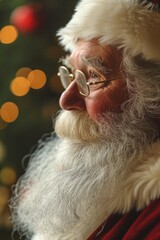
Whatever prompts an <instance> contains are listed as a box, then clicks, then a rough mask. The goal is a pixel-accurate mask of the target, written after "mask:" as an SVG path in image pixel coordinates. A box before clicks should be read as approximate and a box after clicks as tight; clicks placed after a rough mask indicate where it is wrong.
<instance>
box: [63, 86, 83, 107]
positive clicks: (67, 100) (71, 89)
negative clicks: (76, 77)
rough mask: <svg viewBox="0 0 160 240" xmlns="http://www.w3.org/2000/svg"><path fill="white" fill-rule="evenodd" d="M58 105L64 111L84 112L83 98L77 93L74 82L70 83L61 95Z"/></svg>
mask: <svg viewBox="0 0 160 240" xmlns="http://www.w3.org/2000/svg"><path fill="white" fill-rule="evenodd" d="M59 105H60V107H61V108H62V109H65V110H70V111H71V110H79V111H83V110H85V108H86V107H85V101H84V97H83V96H82V95H81V94H80V93H79V91H78V88H77V84H76V82H75V81H73V82H71V84H70V85H69V86H68V88H67V89H66V90H65V91H64V92H63V93H62V95H61V97H60V100H59Z"/></svg>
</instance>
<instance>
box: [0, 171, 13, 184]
mask: <svg viewBox="0 0 160 240" xmlns="http://www.w3.org/2000/svg"><path fill="white" fill-rule="evenodd" d="M0 179H1V181H2V183H4V184H6V185H12V184H13V183H15V182H16V179H17V176H16V172H15V170H14V169H13V168H11V167H4V168H3V169H2V170H1V172H0Z"/></svg>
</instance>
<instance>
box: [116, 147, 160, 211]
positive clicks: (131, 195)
mask: <svg viewBox="0 0 160 240" xmlns="http://www.w3.org/2000/svg"><path fill="white" fill-rule="evenodd" d="M157 198H160V143H155V144H153V145H152V146H151V147H149V149H147V150H146V151H145V153H144V155H143V157H142V158H141V159H140V164H139V166H138V167H137V168H136V169H135V171H133V173H132V174H130V176H129V177H128V178H127V179H126V181H125V183H124V184H123V185H122V187H121V189H120V191H119V193H117V197H116V199H115V200H114V202H113V203H112V206H111V208H112V209H113V212H117V211H118V212H121V213H127V212H129V211H130V210H131V209H132V208H133V207H134V208H136V209H137V210H141V209H143V208H145V206H147V205H148V204H149V203H150V202H151V201H152V200H155V199H157Z"/></svg>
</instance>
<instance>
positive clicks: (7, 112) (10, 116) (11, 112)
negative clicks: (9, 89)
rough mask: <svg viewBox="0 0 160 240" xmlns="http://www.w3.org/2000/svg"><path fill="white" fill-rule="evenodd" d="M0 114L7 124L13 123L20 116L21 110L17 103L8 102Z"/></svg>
mask: <svg viewBox="0 0 160 240" xmlns="http://www.w3.org/2000/svg"><path fill="white" fill-rule="evenodd" d="M0 114H1V118H2V119H3V120H4V121H5V122H7V123H11V122H14V121H15V120H16V119H17V117H18V115H19V109H18V107H17V105H16V104H15V103H13V102H6V103H4V104H3V105H2V106H1V111H0Z"/></svg>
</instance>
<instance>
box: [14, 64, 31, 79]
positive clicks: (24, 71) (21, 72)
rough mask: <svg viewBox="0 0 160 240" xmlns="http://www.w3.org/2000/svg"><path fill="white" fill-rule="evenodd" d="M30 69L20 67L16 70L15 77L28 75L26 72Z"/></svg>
mask: <svg viewBox="0 0 160 240" xmlns="http://www.w3.org/2000/svg"><path fill="white" fill-rule="evenodd" d="M31 71H32V70H31V69H30V68H28V67H22V68H20V69H19V70H18V71H17V72H16V77H26V78H27V77H28V74H29V73H30V72H31Z"/></svg>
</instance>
